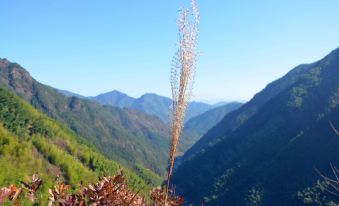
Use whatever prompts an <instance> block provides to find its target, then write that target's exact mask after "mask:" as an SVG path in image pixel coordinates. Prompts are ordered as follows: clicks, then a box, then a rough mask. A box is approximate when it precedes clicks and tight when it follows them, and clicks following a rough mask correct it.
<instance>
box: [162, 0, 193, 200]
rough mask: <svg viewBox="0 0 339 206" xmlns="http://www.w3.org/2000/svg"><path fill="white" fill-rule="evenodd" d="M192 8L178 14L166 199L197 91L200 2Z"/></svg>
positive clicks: (173, 64) (173, 66)
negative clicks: (184, 125)
mask: <svg viewBox="0 0 339 206" xmlns="http://www.w3.org/2000/svg"><path fill="white" fill-rule="evenodd" d="M191 6H192V8H191V9H181V10H180V12H179V17H178V29H179V40H178V51H177V52H176V54H175V55H174V58H173V61H172V68H171V89H172V106H171V108H170V112H169V116H170V117H169V120H170V121H169V122H170V132H171V133H170V157H169V166H168V176H167V185H166V198H167V195H168V191H169V187H170V179H171V175H172V170H173V164H174V158H175V153H176V149H177V145H178V142H179V139H180V136H181V132H182V129H183V122H184V119H185V114H186V110H187V104H188V102H189V101H190V98H191V96H192V90H193V82H194V74H195V69H196V59H197V49H196V41H197V36H198V25H199V11H198V8H197V5H196V1H195V0H192V1H191Z"/></svg>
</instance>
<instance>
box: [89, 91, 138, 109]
mask: <svg viewBox="0 0 339 206" xmlns="http://www.w3.org/2000/svg"><path fill="white" fill-rule="evenodd" d="M90 99H93V100H95V101H97V102H99V103H101V104H103V105H111V106H116V107H120V108H124V107H126V108H130V107H131V105H132V104H133V102H134V101H135V99H134V98H133V97H130V96H128V95H127V94H125V93H122V92H119V91H117V90H113V91H111V92H107V93H104V94H100V95H98V96H95V97H90Z"/></svg>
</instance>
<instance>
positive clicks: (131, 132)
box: [0, 59, 168, 174]
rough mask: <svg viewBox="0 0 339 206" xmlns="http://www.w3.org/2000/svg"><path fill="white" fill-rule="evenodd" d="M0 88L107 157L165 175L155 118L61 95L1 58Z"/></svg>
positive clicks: (163, 143)
mask: <svg viewBox="0 0 339 206" xmlns="http://www.w3.org/2000/svg"><path fill="white" fill-rule="evenodd" d="M0 86H2V87H4V88H7V89H8V90H10V91H13V92H15V93H16V94H18V95H19V96H20V97H22V98H24V99H25V100H26V101H27V102H29V103H30V104H32V105H33V106H34V107H35V108H37V109H38V110H40V111H42V112H44V113H46V114H47V115H48V116H50V117H52V118H54V119H56V120H59V121H61V122H63V123H65V124H66V125H67V126H68V127H69V128H71V129H72V130H73V131H74V132H76V133H77V134H79V135H81V136H83V137H85V138H86V139H87V140H88V141H89V142H90V143H91V144H93V145H94V146H95V147H96V148H97V149H98V150H99V151H101V152H102V153H103V154H105V155H106V156H107V157H109V158H112V159H114V160H116V161H118V162H120V163H123V164H125V165H128V166H130V167H131V168H132V167H134V166H135V165H143V166H145V167H147V168H149V169H152V170H153V171H155V172H157V173H158V174H163V173H164V172H165V168H166V161H167V153H168V137H167V136H168V131H167V125H165V124H163V123H162V121H159V119H158V118H157V117H154V116H150V115H147V114H145V113H143V112H139V111H137V110H131V109H121V108H117V107H111V106H102V105H101V104H99V103H97V102H94V101H90V100H87V99H80V98H77V97H74V96H72V97H68V96H65V95H62V94H60V92H59V91H57V90H56V89H54V88H51V87H49V86H46V85H43V84H41V83H39V82H37V81H36V80H34V79H33V78H32V77H31V76H30V74H29V73H28V72H27V71H26V70H24V69H23V68H22V67H21V66H20V65H19V64H16V63H11V62H9V61H7V60H5V59H0Z"/></svg>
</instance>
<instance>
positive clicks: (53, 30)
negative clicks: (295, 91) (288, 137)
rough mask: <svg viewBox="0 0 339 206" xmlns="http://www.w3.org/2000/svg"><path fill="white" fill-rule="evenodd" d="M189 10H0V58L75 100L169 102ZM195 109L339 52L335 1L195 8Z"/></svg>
mask: <svg viewBox="0 0 339 206" xmlns="http://www.w3.org/2000/svg"><path fill="white" fill-rule="evenodd" d="M188 2H189V1H188V0H163V1H160V0H142V1H141V0H121V1H118V0H54V1H52V0H31V1H20V0H1V12H0V28H1V29H0V39H1V43H0V57H2V58H7V59H9V60H11V61H14V62H18V63H20V64H21V65H22V66H24V67H25V68H26V69H27V70H28V71H29V72H30V73H31V74H32V75H33V76H34V77H35V78H36V79H37V80H38V81H40V82H43V83H46V84H48V85H51V86H53V87H57V88H61V89H67V90H70V91H73V92H77V93H80V94H83V95H96V94H99V93H103V92H107V91H110V90H113V89H117V90H120V91H123V92H126V93H128V94H130V95H131V96H135V97H137V96H140V95H141V94H143V93H145V92H154V93H158V94H161V95H165V96H169V94H170V85H169V69H170V63H171V59H172V56H173V54H174V53H175V51H176V40H177V29H176V18H177V12H178V9H179V8H180V7H181V6H184V5H188ZM197 2H198V6H199V8H200V13H201V26H200V37H199V40H198V41H199V42H198V48H199V51H200V52H201V55H200V57H199V61H198V69H197V73H196V82H195V89H194V95H195V97H194V99H195V100H204V101H209V102H213V101H218V100H227V101H229V100H248V99H250V98H251V97H252V96H253V95H254V94H255V93H256V92H259V91H260V90H261V89H263V88H264V87H265V85H266V84H267V83H269V82H271V81H272V80H275V79H276V78H279V77H280V76H282V75H284V74H285V73H286V72H288V71H289V70H290V69H292V68H293V67H294V66H296V65H298V64H300V63H309V62H313V61H315V60H318V59H320V58H322V57H323V56H324V55H326V54H327V53H329V52H330V51H331V50H333V49H335V48H337V47H339V21H338V20H339V12H338V11H339V1H338V0H283V1H282V0H281V1H279V0H274V1H272V0H255V1H254V0H233V1H230V0H197Z"/></svg>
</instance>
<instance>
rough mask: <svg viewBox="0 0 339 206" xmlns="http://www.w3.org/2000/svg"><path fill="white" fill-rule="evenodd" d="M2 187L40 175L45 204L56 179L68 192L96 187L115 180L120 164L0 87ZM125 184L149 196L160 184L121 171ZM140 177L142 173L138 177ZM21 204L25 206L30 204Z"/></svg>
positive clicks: (154, 179)
mask: <svg viewBox="0 0 339 206" xmlns="http://www.w3.org/2000/svg"><path fill="white" fill-rule="evenodd" d="M0 164H1V170H0V182H1V185H2V186H4V185H10V184H13V183H15V184H20V181H21V180H25V177H26V176H29V175H32V174H34V173H38V174H39V176H40V177H41V178H42V180H43V186H42V188H41V190H39V193H38V194H37V197H38V199H39V202H40V203H41V205H47V202H46V201H47V200H48V195H49V194H48V188H51V187H52V186H53V185H54V184H55V179H56V177H57V176H60V177H61V178H62V180H63V181H65V183H66V184H68V185H70V186H71V187H74V186H77V184H78V183H80V182H83V183H84V184H89V183H93V182H96V180H97V178H98V176H102V175H115V174H116V173H117V171H118V169H119V167H120V166H119V165H118V163H116V162H115V161H112V160H109V159H107V158H106V157H104V156H103V155H101V154H100V153H99V152H98V151H96V150H95V149H94V148H93V147H91V146H89V144H88V142H87V141H86V139H85V138H83V137H81V136H78V135H76V134H75V133H74V132H73V131H71V130H70V129H68V128H67V127H65V126H64V125H63V124H61V123H59V122H56V121H55V120H53V119H51V118H49V117H47V116H46V115H44V114H42V113H41V112H39V111H37V110H36V109H34V108H33V107H32V106H31V105H29V104H27V103H26V102H25V101H24V100H22V99H20V98H19V97H18V96H16V95H15V94H13V93H11V92H9V91H7V90H6V89H4V88H2V87H0ZM123 169H124V174H125V176H126V177H127V178H128V183H129V185H130V186H131V187H132V188H133V189H134V190H136V191H139V190H140V189H141V193H142V194H144V195H147V194H148V192H149V189H150V185H154V184H159V182H160V179H159V177H156V175H149V174H151V172H150V171H147V170H144V171H145V172H144V173H143V178H141V177H139V176H137V175H136V174H134V173H133V172H131V171H130V170H129V169H126V168H123ZM140 174H141V173H140ZM31 204H32V203H29V202H25V203H23V205H31Z"/></svg>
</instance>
